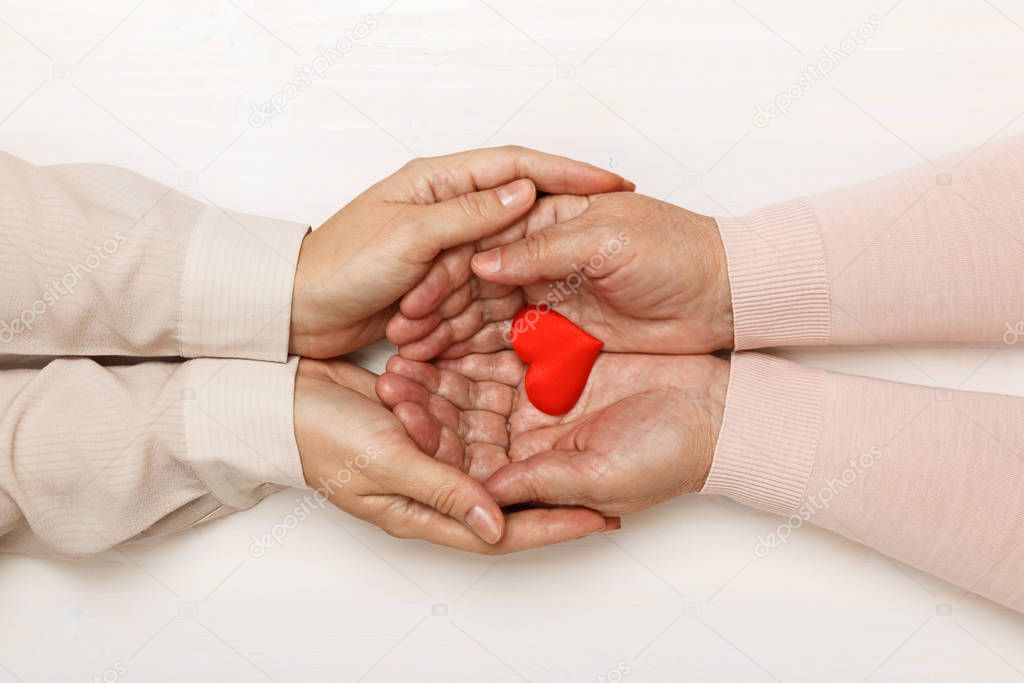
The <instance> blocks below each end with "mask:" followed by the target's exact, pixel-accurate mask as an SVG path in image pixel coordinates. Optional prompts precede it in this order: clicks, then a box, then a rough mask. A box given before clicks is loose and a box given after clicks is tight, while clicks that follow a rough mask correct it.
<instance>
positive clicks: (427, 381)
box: [384, 356, 516, 416]
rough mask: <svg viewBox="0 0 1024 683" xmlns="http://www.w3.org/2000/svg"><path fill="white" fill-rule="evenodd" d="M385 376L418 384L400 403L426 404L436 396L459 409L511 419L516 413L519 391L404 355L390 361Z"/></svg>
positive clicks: (499, 383) (404, 395)
mask: <svg viewBox="0 0 1024 683" xmlns="http://www.w3.org/2000/svg"><path fill="white" fill-rule="evenodd" d="M384 376H385V377H386V376H390V377H393V378H394V380H393V381H395V382H399V381H400V380H401V378H405V379H407V380H409V381H410V382H411V383H413V384H415V388H410V389H409V390H408V391H407V392H405V393H402V394H401V395H399V396H398V398H397V400H396V402H397V401H417V402H419V403H421V404H425V399H426V397H427V395H428V394H429V393H433V394H436V395H437V396H440V397H441V398H444V399H446V400H447V401H449V402H451V403H452V405H454V406H455V407H456V408H458V409H459V410H474V411H486V412H492V413H496V414H498V415H502V416H507V415H508V414H509V413H511V412H512V405H513V403H514V402H515V398H516V390H515V389H514V388H513V387H510V386H508V385H507V384H503V383H501V382H494V381H488V380H473V379H470V378H469V377H466V376H465V375H463V374H461V373H459V372H454V371H452V370H448V369H443V368H438V367H436V366H435V365H432V364H430V363H423V362H419V361H413V360H409V359H407V358H403V357H401V356H392V357H391V358H389V359H388V363H387V373H386V374H385V375H384ZM393 395H394V394H393ZM385 404H387V401H385Z"/></svg>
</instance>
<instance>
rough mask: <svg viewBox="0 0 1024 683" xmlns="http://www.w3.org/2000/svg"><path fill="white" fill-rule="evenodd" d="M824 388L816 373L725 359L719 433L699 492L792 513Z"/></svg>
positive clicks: (762, 358) (810, 460)
mask: <svg viewBox="0 0 1024 683" xmlns="http://www.w3.org/2000/svg"><path fill="white" fill-rule="evenodd" d="M824 391H825V373H824V371H822V370H813V369H810V368H805V367H803V366H801V365H797V364H796V363H791V362H789V361H786V360H782V359H780V358H774V357H772V356H767V355H764V354H760V353H735V354H733V356H732V364H731V370H730V376H729V390H728V393H727V394H726V399H725V414H724V416H723V418H722V431H721V433H720V434H719V436H718V444H717V446H716V447H715V457H714V460H713V461H712V463H711V471H710V472H709V473H708V478H707V481H706V482H705V484H704V488H703V489H702V490H701V493H718V494H722V495H725V496H729V497H730V498H732V499H733V500H736V501H738V502H740V503H743V504H745V505H749V506H751V507H755V508H759V509H761V510H767V511H768V512H774V513H778V514H782V515H789V514H792V513H793V512H794V511H795V510H796V509H797V507H798V506H799V504H800V501H801V500H802V498H803V496H804V490H805V489H806V487H807V480H808V477H809V476H810V473H811V467H812V466H813V465H814V458H815V455H816V453H817V450H818V443H819V439H820V435H821V416H822V408H823V397H824Z"/></svg>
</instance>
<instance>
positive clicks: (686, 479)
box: [377, 351, 729, 516]
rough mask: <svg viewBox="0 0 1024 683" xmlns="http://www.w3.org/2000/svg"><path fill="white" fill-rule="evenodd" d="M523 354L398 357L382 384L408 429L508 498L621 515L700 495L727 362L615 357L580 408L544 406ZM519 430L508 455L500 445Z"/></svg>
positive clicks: (608, 357)
mask: <svg viewBox="0 0 1024 683" xmlns="http://www.w3.org/2000/svg"><path fill="white" fill-rule="evenodd" d="M523 377H524V367H523V364H522V362H521V361H520V360H519V359H518V358H517V357H516V355H515V354H514V353H513V352H510V351H503V352H499V353H494V354H473V355H468V356H465V357H462V358H459V359H452V360H439V361H436V362H435V363H434V364H429V363H423V362H418V361H412V360H408V359H406V358H402V357H401V356H394V357H392V358H391V359H390V360H389V361H388V371H387V373H385V374H384V375H381V377H380V379H379V380H378V382H377V392H378V394H379V395H380V397H381V400H382V401H383V402H384V404H385V405H388V406H392V407H393V409H394V411H395V414H396V415H397V416H398V418H399V420H401V422H402V424H403V425H404V426H405V428H406V430H407V431H408V433H409V435H410V437H411V438H412V439H413V440H414V441H415V442H416V443H417V444H418V445H419V446H420V448H422V449H423V450H424V451H425V452H427V453H433V454H435V457H437V458H438V459H442V460H444V461H446V462H456V463H458V462H463V463H467V464H468V466H469V471H470V472H471V473H473V474H474V476H475V477H476V478H478V479H485V478H486V484H485V485H486V487H487V490H488V491H490V492H491V493H492V494H493V495H494V497H495V500H496V501H497V502H498V503H499V504H501V505H503V506H504V505H515V504H520V503H546V504H552V505H576V506H583V507H586V508H590V509H593V510H597V511H598V512H600V513H602V514H604V515H609V516H617V515H622V514H628V513H631V512H637V511H639V510H643V509H645V508H648V507H650V506H652V505H654V504H656V503H658V502H661V501H663V500H666V499H668V498H672V497H674V496H677V495H680V494H682V493H690V492H694V491H699V490H700V489H701V488H702V487H703V485H704V480H705V479H706V478H707V474H708V471H709V468H710V466H711V459H712V456H713V454H714V448H715V443H716V442H717V439H718V433H719V431H720V428H721V423H722V413H723V410H724V403H725V393H726V388H727V385H728V378H729V364H728V362H727V361H724V360H721V359H719V358H716V357H714V356H649V355H627V354H614V353H605V354H601V356H600V357H599V358H598V359H597V362H596V363H595V364H594V369H593V371H592V372H591V375H590V380H589V381H588V383H587V387H586V389H585V390H584V392H583V395H582V396H581V397H580V400H579V401H578V402H577V404H576V406H575V407H574V408H573V409H572V410H571V411H570V412H569V413H567V414H565V415H562V416H560V417H552V416H550V415H545V414H544V413H541V412H540V411H539V410H537V409H536V408H534V407H533V406H532V405H531V404H530V402H529V400H528V398H527V397H526V394H525V390H524V387H523V381H522V380H523ZM502 419H504V421H505V423H506V424H507V429H508V434H509V437H510V441H509V442H508V443H509V446H508V450H507V455H506V458H507V460H505V459H502V458H500V457H498V456H497V454H496V452H495V450H494V447H495V446H500V445H501V444H502V443H504V442H505V425H504V424H502Z"/></svg>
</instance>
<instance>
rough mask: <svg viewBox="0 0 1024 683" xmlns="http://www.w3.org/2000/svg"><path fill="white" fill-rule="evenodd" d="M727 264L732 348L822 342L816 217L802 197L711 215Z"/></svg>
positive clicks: (826, 325) (827, 326)
mask: <svg viewBox="0 0 1024 683" xmlns="http://www.w3.org/2000/svg"><path fill="white" fill-rule="evenodd" d="M715 220H717V221H718V229H719V232H720V233H721V236H722V243H723V244H724V246H725V254H726V259H727V260H728V264H729V283H730V285H731V287H732V309H733V325H734V329H735V333H734V334H735V346H734V347H733V348H735V349H736V350H737V351H742V350H744V349H759V348H765V347H769V346H790V345H792V346H796V345H815V344H828V342H829V339H830V337H831V311H830V306H829V301H830V299H829V286H828V274H827V272H826V268H825V249H824V246H823V245H822V241H821V233H820V230H819V227H818V224H817V219H816V218H815V217H814V213H813V211H812V210H811V208H810V206H808V204H807V203H806V202H805V201H804V200H802V199H798V200H794V201H790V202H785V203H782V204H776V205H775V206H770V207H767V208H765V209H761V210H759V211H755V212H754V213H751V214H748V215H746V216H744V217H743V218H716V219H715Z"/></svg>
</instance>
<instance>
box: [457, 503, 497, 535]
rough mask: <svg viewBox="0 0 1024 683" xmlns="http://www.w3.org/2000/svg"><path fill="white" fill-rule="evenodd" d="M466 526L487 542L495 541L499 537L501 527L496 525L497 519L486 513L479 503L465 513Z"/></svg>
mask: <svg viewBox="0 0 1024 683" xmlns="http://www.w3.org/2000/svg"><path fill="white" fill-rule="evenodd" d="M466 526H468V527H469V528H470V529H472V530H473V532H474V533H476V535H477V536H479V537H480V538H482V539H484V540H485V541H487V542H488V543H497V542H498V541H499V540H500V539H501V528H500V527H499V526H498V522H497V520H495V519H494V518H493V517H491V516H490V515H489V514H487V512H485V511H484V509H483V508H482V507H480V506H479V505H477V506H476V507H475V508H473V509H472V510H470V511H469V514H468V515H466Z"/></svg>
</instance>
